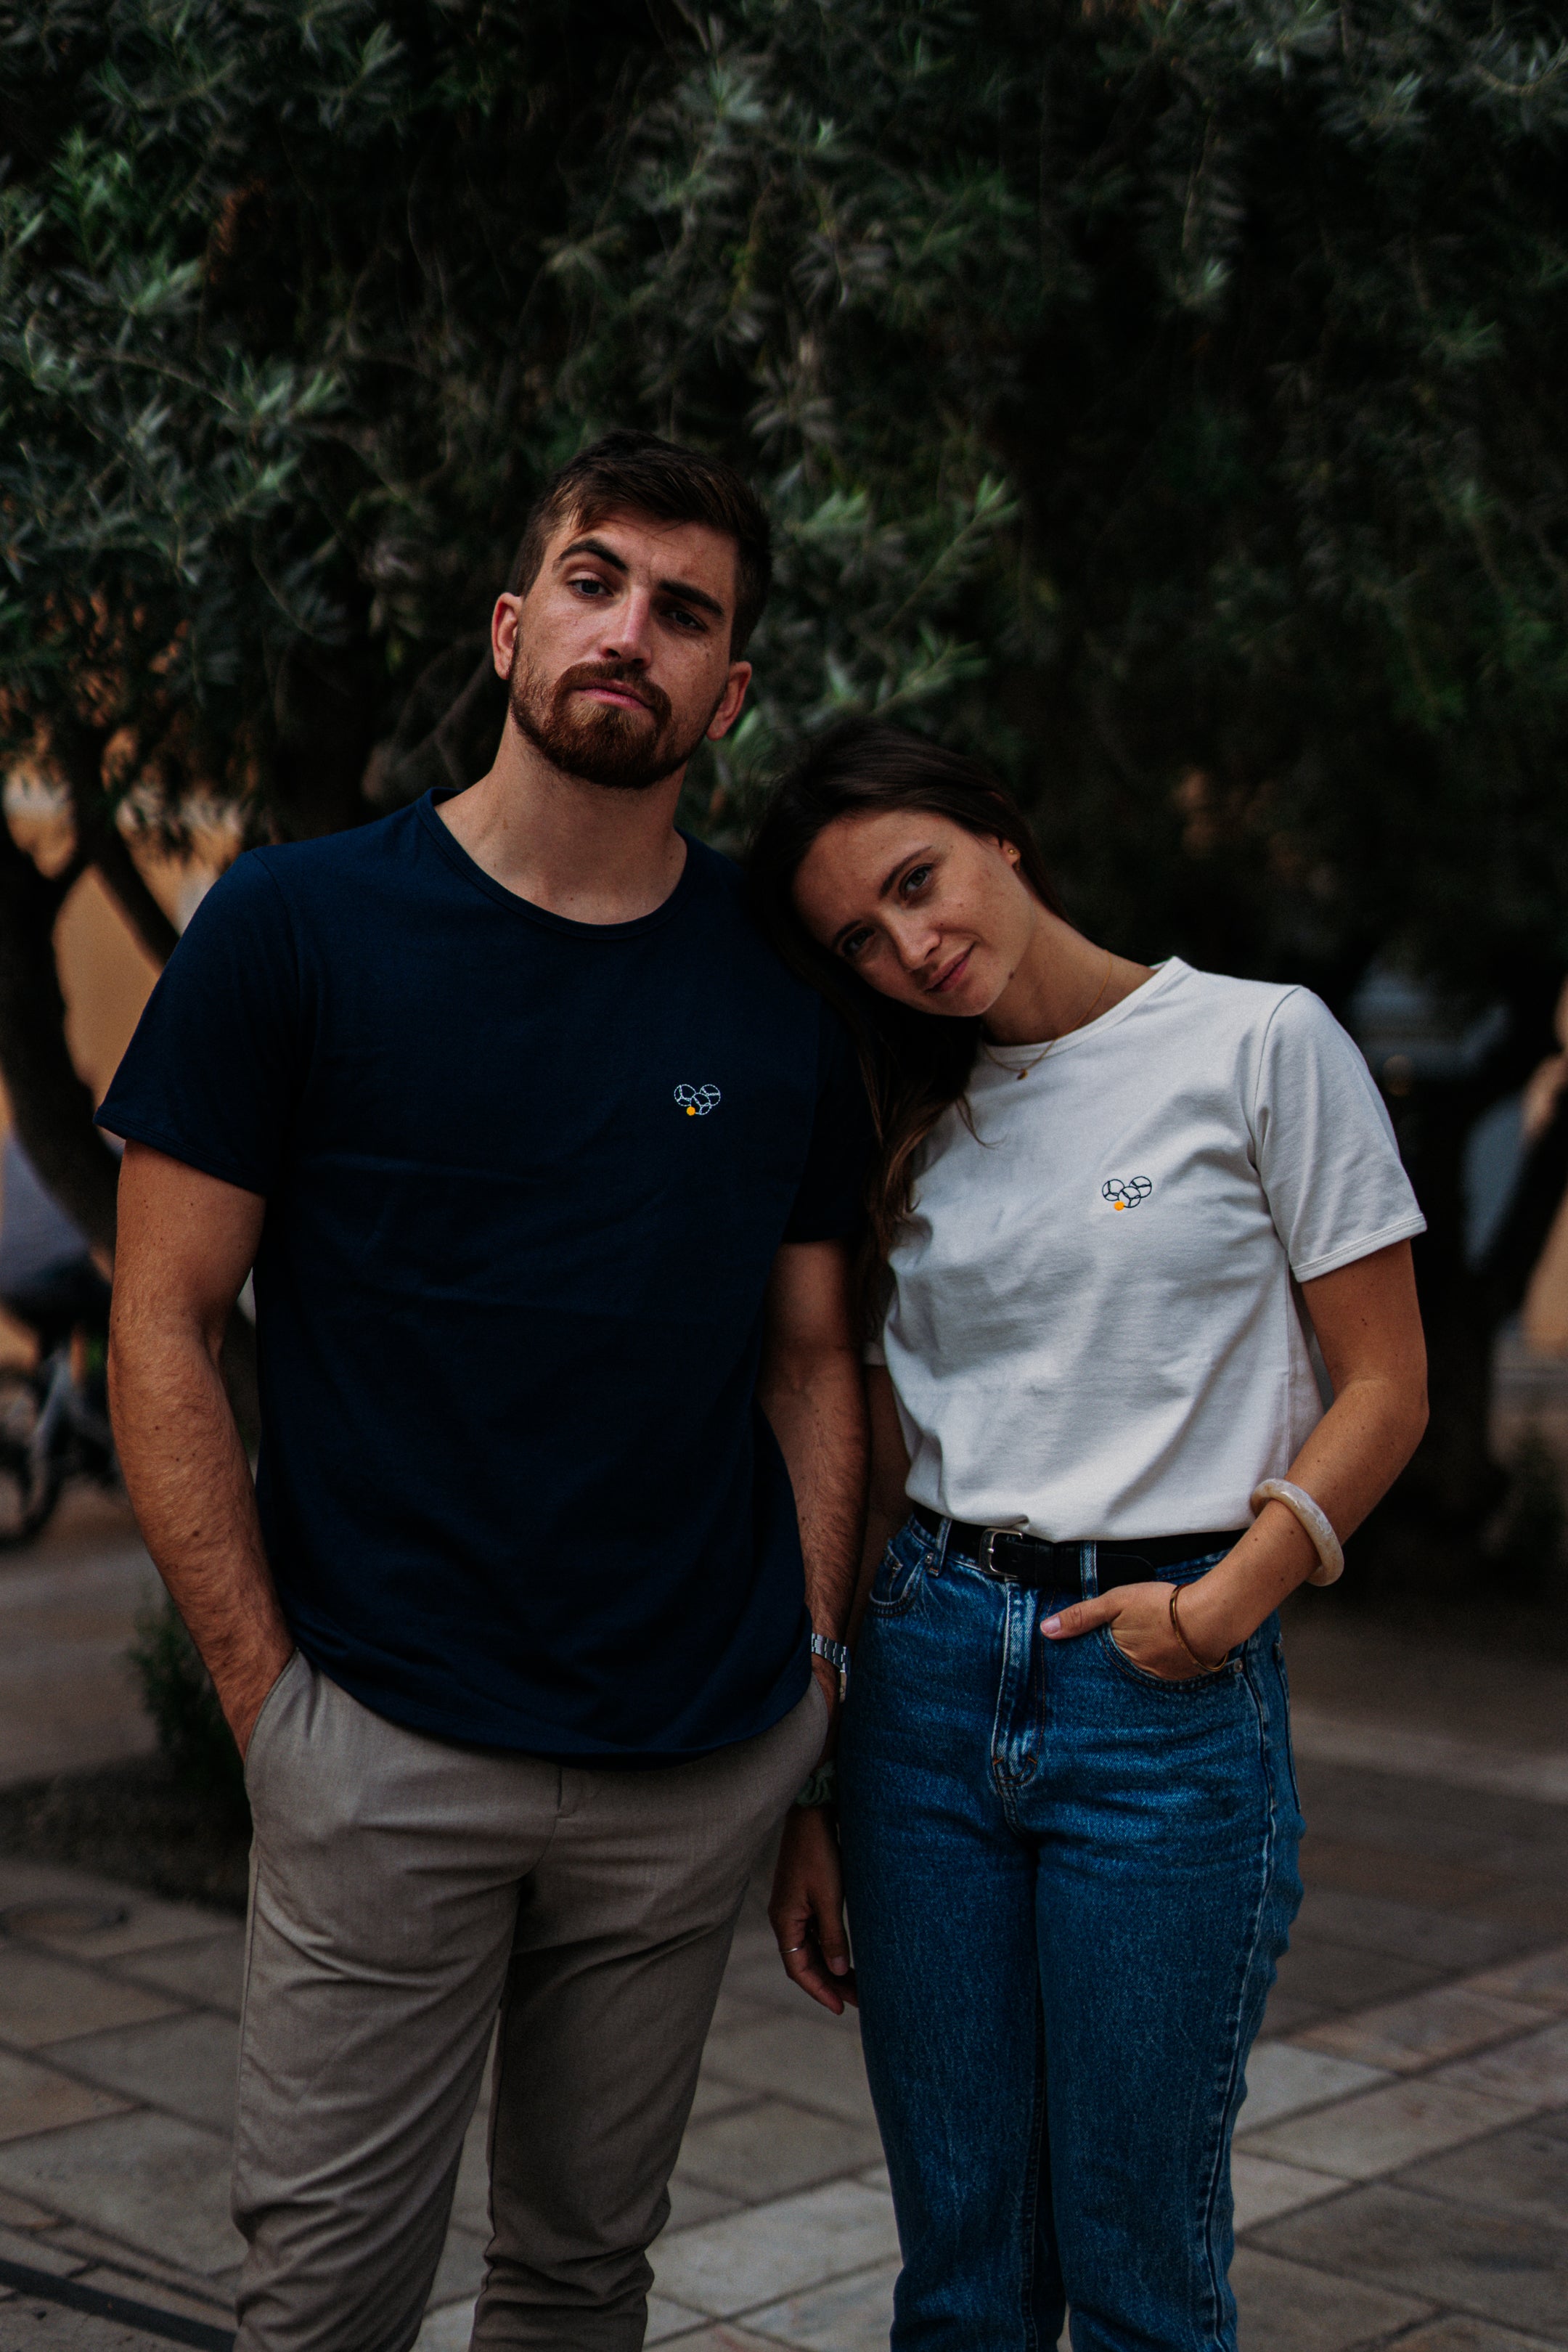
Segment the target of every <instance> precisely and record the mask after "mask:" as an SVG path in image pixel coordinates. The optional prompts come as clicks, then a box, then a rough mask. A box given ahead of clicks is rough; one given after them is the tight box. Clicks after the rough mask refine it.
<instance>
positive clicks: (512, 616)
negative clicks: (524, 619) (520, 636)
mask: <svg viewBox="0 0 1568 2352" xmlns="http://www.w3.org/2000/svg"><path fill="white" fill-rule="evenodd" d="M521 616H522V598H521V596H512V595H500V596H498V597H497V598H496V608H495V611H494V612H493V613H492V614H490V659H491V660H492V661H493V662H494V664H495V670H496V676H497V677H510V676H511V664H512V656H513V655H514V654H515V653H516V651H517V633H518V624H519V622H520V620H521Z"/></svg>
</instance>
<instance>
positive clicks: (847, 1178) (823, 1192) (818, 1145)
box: [784, 1005, 872, 1242]
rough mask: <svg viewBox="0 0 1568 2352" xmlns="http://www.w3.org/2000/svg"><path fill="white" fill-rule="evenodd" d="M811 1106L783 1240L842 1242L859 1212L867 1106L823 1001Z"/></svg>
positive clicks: (843, 1032)
mask: <svg viewBox="0 0 1568 2352" xmlns="http://www.w3.org/2000/svg"><path fill="white" fill-rule="evenodd" d="M821 1021H822V1031H821V1045H820V1048H819V1052H818V1065H817V1066H818V1072H819V1076H818V1083H817V1090H816V1113H815V1116H814V1117H813V1119H812V1124H811V1143H810V1146H809V1148H808V1150H807V1152H806V1158H805V1171H804V1172H803V1174H802V1176H801V1180H800V1185H799V1188H798V1190H797V1191H796V1193H795V1205H794V1207H793V1208H792V1209H791V1211H790V1216H789V1223H788V1224H787V1225H786V1226H785V1227H784V1239H785V1241H786V1242H829V1241H844V1240H847V1238H848V1236H849V1235H850V1234H853V1233H855V1232H856V1231H857V1230H858V1226H859V1224H860V1223H861V1220H862V1218H863V1216H864V1213H865V1210H864V1199H865V1187H866V1171H867V1168H868V1165H869V1162H870V1156H871V1143H872V1129H871V1111H870V1106H869V1104H868V1102H867V1099H866V1087H865V1083H864V1081H863V1079H862V1078H861V1076H860V1062H859V1056H858V1055H857V1053H856V1051H855V1047H854V1045H853V1043H852V1042H851V1040H850V1036H849V1033H848V1031H847V1029H846V1028H845V1026H844V1024H843V1023H842V1022H841V1021H840V1020H839V1018H838V1016H837V1013H833V1012H831V1011H830V1010H829V1009H828V1007H827V1006H826V1005H824V1006H823V1007H822V1012H821Z"/></svg>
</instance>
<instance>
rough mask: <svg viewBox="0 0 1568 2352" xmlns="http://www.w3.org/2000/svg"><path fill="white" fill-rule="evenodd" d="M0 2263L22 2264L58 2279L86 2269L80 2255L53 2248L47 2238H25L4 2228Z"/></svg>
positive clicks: (64, 2248) (0, 2231) (1, 2229)
mask: <svg viewBox="0 0 1568 2352" xmlns="http://www.w3.org/2000/svg"><path fill="white" fill-rule="evenodd" d="M0 2262H7V2263H21V2264H22V2265H23V2266H24V2268H25V2269H27V2270H32V2271H48V2272H49V2273H51V2274H52V2275H53V2276H54V2277H56V2278H68V2277H69V2276H70V2274H71V2273H72V2271H79V2270H82V2269H84V2268H85V2267H86V2265H85V2264H84V2263H83V2262H82V2258H81V2256H80V2255H79V2254H75V2253H72V2252H70V2251H69V2250H68V2248H66V2247H62V2246H51V2245H50V2243H49V2242H48V2240H47V2238H25V2237H23V2236H21V2235H20V2234H19V2232H18V2231H15V2230H6V2229H4V2228H0Z"/></svg>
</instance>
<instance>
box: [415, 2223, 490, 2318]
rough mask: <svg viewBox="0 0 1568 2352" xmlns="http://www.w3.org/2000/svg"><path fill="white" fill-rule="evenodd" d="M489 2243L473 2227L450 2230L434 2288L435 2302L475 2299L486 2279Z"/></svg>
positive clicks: (437, 2267) (431, 2291) (438, 2265)
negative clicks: (486, 2255) (470, 2228)
mask: <svg viewBox="0 0 1568 2352" xmlns="http://www.w3.org/2000/svg"><path fill="white" fill-rule="evenodd" d="M486 2242H487V2241H486V2240H485V2239H483V2238H481V2237H479V2236H477V2235H476V2234H475V2232H474V2231H472V2230H448V2231H447V2242H446V2244H445V2245H444V2246H443V2247H442V2249H441V2259H440V2261H439V2262H438V2263H437V2265H436V2276H435V2280H434V2282H433V2284H432V2285H431V2288H430V2298H429V2299H430V2301H431V2302H432V2303H433V2304H441V2303H455V2302H456V2301H457V2300H458V2297H459V2296H466V2297H467V2299H468V2302H470V2303H471V2302H472V2301H473V2299H474V2297H475V2296H476V2295H477V2294H478V2293H479V2289H480V2287H481V2286H482V2285H483V2284H484V2282H485V2245H486Z"/></svg>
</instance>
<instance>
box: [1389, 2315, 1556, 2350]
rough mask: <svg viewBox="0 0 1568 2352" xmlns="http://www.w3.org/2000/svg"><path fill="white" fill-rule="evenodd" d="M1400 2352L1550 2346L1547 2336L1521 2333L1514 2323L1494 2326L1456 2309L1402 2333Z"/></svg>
mask: <svg viewBox="0 0 1568 2352" xmlns="http://www.w3.org/2000/svg"><path fill="white" fill-rule="evenodd" d="M1399 2352H1549V2347H1548V2346H1547V2342H1546V2338H1545V2337H1544V2336H1521V2335H1519V2334H1517V2333H1516V2331H1515V2330H1514V2329H1513V2328H1511V2327H1494V2326H1492V2323H1491V2321H1490V2320H1489V2319H1471V2318H1468V2316H1467V2315H1464V2314H1463V2313H1455V2314H1454V2315H1453V2316H1452V2317H1450V2318H1447V2319H1434V2320H1431V2321H1429V2322H1428V2324H1427V2325H1426V2326H1425V2327H1418V2328H1416V2330H1415V2334H1414V2335H1413V2336H1401V2337H1400V2339H1399Z"/></svg>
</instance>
